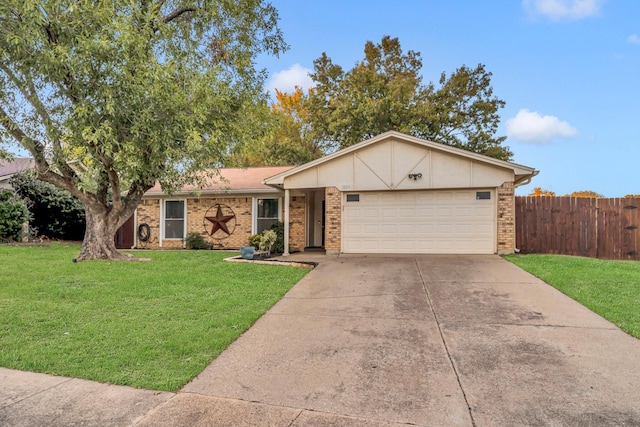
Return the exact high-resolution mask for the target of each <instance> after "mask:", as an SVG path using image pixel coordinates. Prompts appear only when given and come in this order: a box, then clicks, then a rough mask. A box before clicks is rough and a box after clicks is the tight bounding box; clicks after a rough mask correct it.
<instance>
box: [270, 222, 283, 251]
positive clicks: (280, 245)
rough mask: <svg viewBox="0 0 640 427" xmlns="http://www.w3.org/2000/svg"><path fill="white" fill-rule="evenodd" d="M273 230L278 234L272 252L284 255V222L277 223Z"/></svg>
mask: <svg viewBox="0 0 640 427" xmlns="http://www.w3.org/2000/svg"><path fill="white" fill-rule="evenodd" d="M271 229H272V230H273V231H275V232H276V241H275V243H274V244H273V246H272V247H271V251H272V252H274V253H277V254H282V253H284V222H280V221H278V222H275V223H274V224H273V225H272V226H271Z"/></svg>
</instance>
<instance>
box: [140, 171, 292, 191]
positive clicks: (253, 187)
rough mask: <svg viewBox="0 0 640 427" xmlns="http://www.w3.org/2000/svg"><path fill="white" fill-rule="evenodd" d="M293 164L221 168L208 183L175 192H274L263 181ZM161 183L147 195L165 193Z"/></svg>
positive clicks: (188, 186)
mask: <svg viewBox="0 0 640 427" xmlns="http://www.w3.org/2000/svg"><path fill="white" fill-rule="evenodd" d="M291 168H293V166H269V167H255V168H221V169H219V170H218V174H215V175H214V176H213V178H207V180H208V181H209V184H208V185H205V186H202V187H200V186H197V185H185V186H184V187H183V188H182V190H180V191H178V192H176V193H174V194H193V193H200V194H223V193H224V194H237V193H273V192H276V191H278V190H276V189H274V188H273V187H270V186H268V185H266V184H264V183H263V181H264V179H265V178H267V177H270V176H273V175H277V174H280V173H283V172H286V171H288V170H289V169H291ZM164 194H165V193H164V192H163V191H162V188H161V187H160V184H158V183H156V185H154V186H153V188H151V189H149V190H148V191H147V192H146V193H145V196H154V195H164Z"/></svg>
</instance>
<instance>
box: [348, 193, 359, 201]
mask: <svg viewBox="0 0 640 427" xmlns="http://www.w3.org/2000/svg"><path fill="white" fill-rule="evenodd" d="M359 201H360V195H359V194H347V202H359Z"/></svg>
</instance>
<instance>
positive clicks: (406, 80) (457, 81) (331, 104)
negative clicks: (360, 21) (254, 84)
mask: <svg viewBox="0 0 640 427" xmlns="http://www.w3.org/2000/svg"><path fill="white" fill-rule="evenodd" d="M364 53H365V58H364V60H363V61H361V62H360V63H358V64H356V65H355V66H354V68H352V69H351V70H349V71H346V72H345V71H344V70H343V69H342V68H341V67H340V66H338V65H335V64H333V62H332V61H331V59H330V58H329V57H328V56H327V55H326V54H325V53H323V54H322V56H321V57H320V58H318V59H317V60H316V61H315V62H314V73H313V74H311V77H312V79H313V80H314V81H315V82H316V86H315V87H314V88H312V89H310V90H309V93H308V96H307V97H306V98H304V99H303V101H302V102H301V105H302V108H304V109H305V110H306V112H307V113H308V116H307V117H308V124H309V126H310V127H311V129H312V134H313V138H314V140H315V141H316V143H317V144H320V142H322V143H324V148H325V150H326V151H331V150H334V149H337V148H344V147H347V146H350V145H353V144H356V143H358V142H360V141H363V140H365V139H368V138H371V137H373V136H375V135H378V134H381V133H384V132H386V131H389V130H396V131H399V132H404V133H408V134H412V135H415V136H419V137H422V138H425V139H429V140H432V141H435V142H440V143H443V144H447V145H451V146H454V147H458V148H463V149H466V150H469V151H474V152H477V153H481V154H485V155H488V156H491V157H496V158H500V159H503V160H508V159H509V158H510V157H511V152H510V151H509V149H508V148H506V147H502V146H501V143H502V142H503V141H504V139H505V138H504V137H499V136H496V135H495V133H496V132H497V128H498V125H499V120H500V118H499V116H498V110H499V109H500V108H502V107H503V106H504V101H502V100H500V99H498V98H496V97H494V96H493V89H492V88H491V73H490V72H487V71H486V70H485V67H484V65H482V64H480V65H478V66H477V67H476V68H475V69H471V68H469V67H466V66H462V67H460V68H458V69H457V70H456V71H455V72H454V73H452V74H451V75H450V76H447V75H446V74H445V73H443V74H442V76H441V78H440V81H439V84H440V86H439V87H436V86H435V85H434V84H433V83H429V84H427V85H425V84H423V83H422V78H421V76H420V71H421V68H422V60H421V58H420V53H419V52H414V51H408V52H407V53H403V51H402V49H401V47H400V42H399V41H398V39H397V38H391V37H389V36H385V37H383V38H382V41H381V42H380V43H378V44H374V43H372V42H367V43H366V45H365V48H364Z"/></svg>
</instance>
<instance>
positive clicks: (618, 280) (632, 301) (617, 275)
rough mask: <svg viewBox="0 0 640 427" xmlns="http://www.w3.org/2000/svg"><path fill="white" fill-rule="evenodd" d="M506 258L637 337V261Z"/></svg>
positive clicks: (639, 275)
mask: <svg viewBox="0 0 640 427" xmlns="http://www.w3.org/2000/svg"><path fill="white" fill-rule="evenodd" d="M505 258H506V259H507V260H509V261H511V262H512V263H514V264H516V265H517V266H519V267H521V268H522V269H524V270H526V271H528V272H529V273H531V274H533V275H535V276H537V277H539V278H540V279H542V280H543V281H545V282H546V283H548V284H550V285H551V286H553V287H554V288H556V289H558V290H560V291H561V292H563V293H565V294H566V295H568V296H570V297H571V298H573V299H574V300H576V301H578V302H579V303H581V304H582V305H584V306H586V307H588V308H589V309H591V310H592V311H594V312H596V313H598V314H599V315H601V316H602V317H604V318H605V319H608V320H609V321H611V322H612V323H615V324H616V325H618V326H619V327H620V328H621V329H622V330H624V331H626V332H628V333H629V334H631V335H633V336H634V337H636V338H640V262H634V261H607V260H601V259H593V258H581V257H570V256H562V255H509V256H505Z"/></svg>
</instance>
